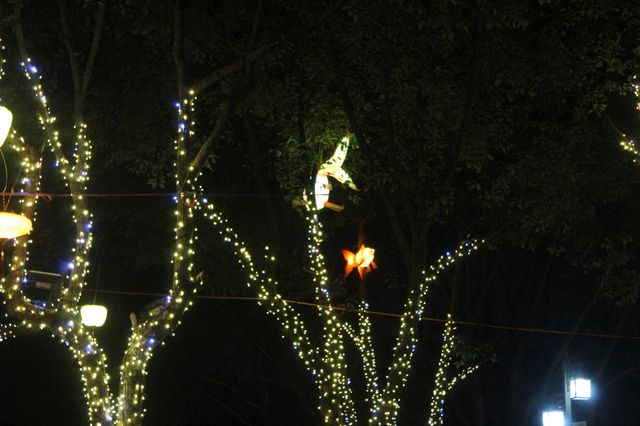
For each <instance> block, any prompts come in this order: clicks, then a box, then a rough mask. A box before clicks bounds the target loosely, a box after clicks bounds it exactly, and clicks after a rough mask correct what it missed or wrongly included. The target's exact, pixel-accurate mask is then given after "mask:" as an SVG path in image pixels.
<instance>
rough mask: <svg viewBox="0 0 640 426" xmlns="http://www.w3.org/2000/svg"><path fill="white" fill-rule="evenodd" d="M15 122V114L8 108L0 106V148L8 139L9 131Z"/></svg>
mask: <svg viewBox="0 0 640 426" xmlns="http://www.w3.org/2000/svg"><path fill="white" fill-rule="evenodd" d="M12 121H13V114H11V111H9V110H8V109H7V108H5V107H3V106H0V146H2V144H3V143H4V141H5V139H7V135H8V134H9V129H11V122H12Z"/></svg>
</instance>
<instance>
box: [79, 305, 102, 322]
mask: <svg viewBox="0 0 640 426" xmlns="http://www.w3.org/2000/svg"><path fill="white" fill-rule="evenodd" d="M80 317H81V318H82V323H83V324H84V325H86V326H89V327H102V325H103V324H104V322H105V321H106V320H107V308H106V307H104V306H102V305H84V306H82V307H81V308H80Z"/></svg>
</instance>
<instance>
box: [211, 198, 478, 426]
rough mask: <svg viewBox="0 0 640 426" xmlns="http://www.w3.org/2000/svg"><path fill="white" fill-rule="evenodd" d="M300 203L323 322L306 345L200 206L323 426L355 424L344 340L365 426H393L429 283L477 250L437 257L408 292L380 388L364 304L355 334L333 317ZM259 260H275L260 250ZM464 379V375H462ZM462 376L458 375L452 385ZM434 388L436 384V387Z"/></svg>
mask: <svg viewBox="0 0 640 426" xmlns="http://www.w3.org/2000/svg"><path fill="white" fill-rule="evenodd" d="M303 200H304V201H305V202H304V206H305V212H306V221H307V225H308V226H307V242H308V258H309V262H310V269H311V272H312V276H313V283H314V288H315V299H316V305H317V307H318V312H319V315H320V318H321V320H322V323H323V330H322V340H321V343H319V344H317V345H315V346H314V345H312V344H311V343H310V341H309V338H308V333H307V329H306V327H305V325H304V323H303V322H302V320H301V318H300V317H299V315H298V314H297V313H296V312H295V311H294V310H293V308H292V306H291V305H290V304H289V303H287V301H285V300H284V299H283V298H282V296H281V295H280V294H279V293H278V291H277V282H276V281H275V280H274V279H272V278H270V277H268V276H267V273H266V271H265V270H264V269H259V268H257V267H256V266H255V265H254V262H253V258H252V256H251V254H250V253H249V250H248V249H247V246H246V244H245V243H244V242H243V241H242V240H241V239H239V237H238V235H237V234H236V233H235V231H234V230H233V228H232V227H231V226H230V225H229V222H228V220H227V219H225V218H224V217H223V216H222V215H221V213H219V212H217V211H216V210H215V208H214V205H213V204H212V203H210V202H208V201H207V202H206V204H207V207H206V208H205V209H204V210H205V211H206V212H207V213H206V217H207V218H208V219H210V221H211V222H212V224H213V225H214V226H215V228H217V229H218V232H219V234H220V236H221V237H222V240H223V241H224V242H225V243H226V245H228V246H230V247H231V249H232V250H233V252H234V254H235V255H236V257H237V260H238V262H239V264H240V266H241V267H242V268H243V269H244V270H245V272H246V274H247V278H248V279H247V285H248V286H249V287H251V288H256V289H257V290H258V295H259V296H258V299H259V302H258V303H259V304H260V305H266V308H267V313H269V314H270V315H272V316H273V317H275V318H276V319H277V320H278V321H279V322H280V325H281V329H282V330H283V337H286V338H288V339H289V340H290V341H292V343H293V345H292V346H293V349H294V350H295V351H296V353H297V354H298V356H299V357H300V358H301V359H302V360H303V362H304V365H305V367H306V368H307V370H308V371H310V373H311V377H312V378H313V380H314V382H315V383H316V385H317V387H318V391H319V406H318V409H319V410H320V412H321V415H322V418H323V421H324V422H325V423H326V424H336V425H344V424H357V423H358V419H357V415H356V413H355V408H354V407H355V404H354V399H353V393H352V389H351V381H350V379H349V378H348V377H347V373H346V371H347V366H346V355H345V346H344V343H345V338H349V339H350V340H351V341H352V342H353V343H354V344H355V346H356V348H357V349H358V353H359V354H360V357H361V360H362V362H361V363H360V364H359V365H360V366H361V369H362V372H363V375H364V377H365V385H366V398H365V399H366V402H367V403H369V406H370V407H371V408H370V410H369V424H395V423H396V418H397V414H398V410H399V407H400V403H399V401H400V393H401V391H402V389H403V388H404V386H405V383H406V378H407V375H408V371H409V369H410V363H411V358H412V355H413V353H414V351H415V348H416V345H417V337H416V331H417V326H418V323H419V321H420V318H421V316H422V313H423V312H424V306H425V303H426V295H427V292H428V288H429V284H430V283H431V282H432V281H434V280H435V279H436V278H437V277H438V275H439V274H440V273H441V272H442V271H444V270H445V269H447V268H448V267H449V266H451V265H452V264H454V263H455V261H456V260H458V259H460V258H462V257H464V256H466V255H469V254H471V253H472V252H474V251H476V250H477V249H478V247H479V244H480V242H478V241H476V240H470V241H465V242H463V243H462V244H460V246H459V247H458V248H457V249H456V250H455V251H454V252H453V253H446V254H445V255H443V256H441V257H440V258H438V260H437V261H436V262H435V264H434V265H432V266H430V267H429V268H428V270H426V271H424V272H423V280H422V282H421V284H420V285H419V289H418V290H417V291H412V292H411V294H410V296H409V299H408V301H407V304H406V305H405V310H404V312H403V314H402V316H401V318H400V331H399V334H398V338H397V340H396V345H395V347H394V353H393V355H394V358H393V361H392V363H391V364H390V365H389V367H388V373H387V376H386V377H385V386H384V388H381V387H380V383H379V379H378V374H377V365H376V354H375V351H374V349H373V341H372V327H371V321H370V318H369V316H368V315H367V313H366V311H367V310H368V309H369V306H368V304H367V303H366V302H365V301H363V302H362V303H361V304H360V307H359V311H358V315H357V319H358V328H357V330H356V329H355V328H354V327H353V326H352V325H351V324H349V323H348V322H347V321H345V320H343V319H342V318H341V317H339V316H338V315H336V311H335V310H334V309H333V308H332V300H331V293H330V290H329V288H328V280H329V278H328V272H327V270H326V267H325V265H324V263H325V262H324V256H323V254H322V252H321V250H320V247H321V245H322V240H323V230H322V223H321V222H320V220H319V217H318V214H317V209H316V207H315V205H314V204H315V203H314V204H312V203H310V202H308V200H307V197H306V193H303ZM265 253H266V254H265V260H267V261H271V262H273V261H275V258H274V257H273V256H271V255H270V254H269V249H268V247H265ZM467 374H468V372H467ZM464 377H466V375H464V376H459V377H456V378H455V381H453V383H455V382H456V381H459V380H461V379H462V378H464ZM436 386H437V385H436Z"/></svg>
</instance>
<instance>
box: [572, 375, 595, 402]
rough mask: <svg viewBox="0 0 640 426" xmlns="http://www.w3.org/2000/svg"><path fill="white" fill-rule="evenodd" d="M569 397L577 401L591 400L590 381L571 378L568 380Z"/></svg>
mask: <svg viewBox="0 0 640 426" xmlns="http://www.w3.org/2000/svg"><path fill="white" fill-rule="evenodd" d="M569 397H570V398H571V399H573V400H577V401H586V400H588V399H590V398H591V380H589V379H583V378H576V377H572V378H571V380H569Z"/></svg>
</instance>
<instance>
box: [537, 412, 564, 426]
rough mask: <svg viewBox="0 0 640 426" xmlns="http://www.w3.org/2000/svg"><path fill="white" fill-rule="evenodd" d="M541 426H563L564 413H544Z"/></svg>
mask: <svg viewBox="0 0 640 426" xmlns="http://www.w3.org/2000/svg"><path fill="white" fill-rule="evenodd" d="M542 426H565V424H564V413H563V412H562V411H544V412H543V413H542Z"/></svg>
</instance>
